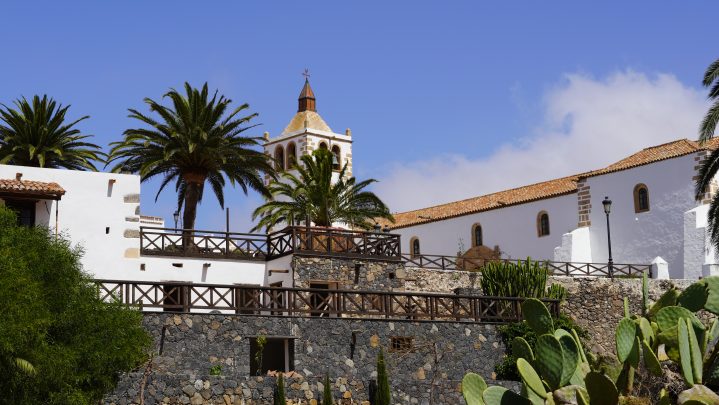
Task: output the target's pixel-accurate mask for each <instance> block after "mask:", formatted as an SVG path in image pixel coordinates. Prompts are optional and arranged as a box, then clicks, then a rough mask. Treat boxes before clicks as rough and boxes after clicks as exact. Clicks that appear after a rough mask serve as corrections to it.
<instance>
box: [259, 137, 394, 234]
mask: <svg viewBox="0 0 719 405" xmlns="http://www.w3.org/2000/svg"><path fill="white" fill-rule="evenodd" d="M332 156H333V155H332V153H331V152H329V151H327V150H324V149H319V150H317V151H315V152H314V153H313V154H312V155H304V156H302V163H303V164H302V165H298V166H297V167H296V170H297V171H298V173H299V176H295V175H294V174H292V173H290V172H285V173H283V175H282V177H283V178H282V179H280V180H274V181H272V182H271V183H270V186H269V189H270V193H272V199H271V200H269V201H267V202H266V203H265V204H263V205H261V206H260V207H258V208H257V209H256V210H255V212H254V213H253V214H252V219H253V220H254V219H256V218H258V217H261V218H260V221H259V222H258V223H257V226H255V228H254V229H253V231H256V230H259V229H262V228H266V229H270V228H272V227H274V226H276V225H278V224H282V223H284V224H288V225H295V224H297V223H300V222H304V223H305V225H307V224H308V221H309V222H314V224H315V225H316V226H332V224H333V223H345V224H348V225H350V226H352V227H356V228H360V229H369V228H371V227H372V225H373V224H374V221H373V220H374V219H375V218H386V219H389V220H390V221H394V218H393V217H392V214H390V212H389V209H388V208H387V206H386V205H385V204H384V203H383V202H382V200H380V199H379V197H377V196H376V195H375V194H374V193H372V192H370V191H365V190H364V189H365V188H366V187H367V186H369V185H370V184H372V183H374V182H375V181H376V180H374V179H368V180H364V181H360V182H357V180H356V179H355V178H354V177H349V178H347V177H346V172H347V164H345V165H344V166H343V167H342V169H341V170H340V171H339V176H338V177H339V178H338V180H337V181H336V182H335V183H334V184H333V183H332V166H333V164H332V163H333V162H332Z"/></svg>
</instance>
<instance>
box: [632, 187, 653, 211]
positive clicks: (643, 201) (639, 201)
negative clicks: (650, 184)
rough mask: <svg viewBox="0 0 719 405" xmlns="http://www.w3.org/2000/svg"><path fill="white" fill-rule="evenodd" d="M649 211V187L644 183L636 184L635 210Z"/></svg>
mask: <svg viewBox="0 0 719 405" xmlns="http://www.w3.org/2000/svg"><path fill="white" fill-rule="evenodd" d="M646 211H649V189H648V188H647V186H646V185H644V184H641V183H640V184H637V185H636V186H634V212H646Z"/></svg>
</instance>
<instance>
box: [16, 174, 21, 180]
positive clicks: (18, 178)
mask: <svg viewBox="0 0 719 405" xmlns="http://www.w3.org/2000/svg"><path fill="white" fill-rule="evenodd" d="M15 180H17V181H22V173H15Z"/></svg>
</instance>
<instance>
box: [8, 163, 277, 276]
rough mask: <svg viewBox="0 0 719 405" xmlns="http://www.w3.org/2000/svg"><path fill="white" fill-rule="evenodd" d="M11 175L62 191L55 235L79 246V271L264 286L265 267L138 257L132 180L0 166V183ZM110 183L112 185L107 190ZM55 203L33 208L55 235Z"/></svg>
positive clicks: (136, 187)
mask: <svg viewBox="0 0 719 405" xmlns="http://www.w3.org/2000/svg"><path fill="white" fill-rule="evenodd" d="M16 173H22V174H23V176H22V179H23V180H33V181H42V182H55V183H58V184H59V185H60V186H61V187H62V188H63V189H65V195H63V197H62V200H60V201H59V215H58V220H59V221H58V224H59V230H60V232H61V233H62V234H63V235H65V236H66V237H67V238H68V239H69V240H70V241H71V242H72V244H73V245H80V246H82V248H83V250H84V256H83V259H82V264H83V267H84V269H85V271H87V272H88V273H90V274H91V275H93V276H94V277H95V278H101V279H115V280H146V281H189V282H193V283H216V284H262V283H263V282H264V278H265V263H264V262H249V261H234V260H217V259H213V260H207V259H191V258H179V257H178V258H174V257H159V256H140V255H139V251H140V239H139V229H140V215H139V214H140V210H139V206H140V203H139V196H140V177H139V176H137V175H129V174H115V173H102V172H83V171H71V170H59V169H40V168H32V167H22V166H11V165H0V178H3V179H14V178H15V175H16ZM111 179H114V180H115V182H114V183H113V185H112V188H111V189H110V187H109V181H110V180H111ZM55 204H56V202H55V201H51V200H41V201H39V202H38V203H37V204H36V223H37V224H38V225H47V226H48V227H50V228H51V229H53V230H54V226H55ZM106 227H109V233H106ZM208 263H209V264H210V265H209V266H206V265H205V264H208ZM142 264H144V270H142V267H143V266H142ZM173 264H181V265H182V267H175V266H173Z"/></svg>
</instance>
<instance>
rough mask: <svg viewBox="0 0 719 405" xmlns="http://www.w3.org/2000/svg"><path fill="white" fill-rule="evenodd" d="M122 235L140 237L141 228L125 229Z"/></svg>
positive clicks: (131, 237) (133, 237)
mask: <svg viewBox="0 0 719 405" xmlns="http://www.w3.org/2000/svg"><path fill="white" fill-rule="evenodd" d="M122 236H124V237H125V238H128V239H140V230H139V229H125V232H123V233H122Z"/></svg>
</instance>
